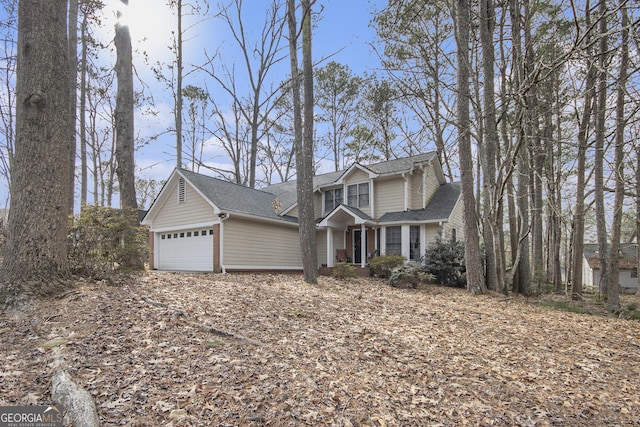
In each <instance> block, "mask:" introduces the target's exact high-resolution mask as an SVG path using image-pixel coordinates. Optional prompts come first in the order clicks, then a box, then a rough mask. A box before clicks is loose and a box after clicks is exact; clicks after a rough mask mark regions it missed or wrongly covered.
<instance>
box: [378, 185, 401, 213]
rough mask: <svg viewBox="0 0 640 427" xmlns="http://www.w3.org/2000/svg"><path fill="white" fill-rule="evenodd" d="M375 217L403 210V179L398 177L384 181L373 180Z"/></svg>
mask: <svg viewBox="0 0 640 427" xmlns="http://www.w3.org/2000/svg"><path fill="white" fill-rule="evenodd" d="M373 185H374V186H375V189H374V197H375V210H376V212H375V215H374V217H375V218H380V217H381V216H382V215H384V214H385V213H387V212H400V211H403V210H404V179H402V178H400V177H398V178H393V179H388V180H384V181H374V182H373Z"/></svg>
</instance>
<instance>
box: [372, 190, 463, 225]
mask: <svg viewBox="0 0 640 427" xmlns="http://www.w3.org/2000/svg"><path fill="white" fill-rule="evenodd" d="M459 199H460V183H458V182H455V183H451V184H443V185H441V186H440V188H438V191H436V194H434V195H433V197H432V198H431V200H430V201H429V204H428V205H427V207H426V208H424V209H416V210H407V211H401V212H388V213H386V214H384V215H382V217H381V218H380V223H385V222H436V221H448V220H449V217H450V216H451V213H452V212H453V209H454V208H455V206H456V204H457V203H458V200H459Z"/></svg>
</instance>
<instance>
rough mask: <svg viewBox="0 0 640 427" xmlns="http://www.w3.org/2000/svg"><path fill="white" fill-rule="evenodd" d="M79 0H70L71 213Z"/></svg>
mask: <svg viewBox="0 0 640 427" xmlns="http://www.w3.org/2000/svg"><path fill="white" fill-rule="evenodd" d="M77 82H78V0H69V93H70V94H71V95H70V97H69V114H70V118H69V132H70V134H71V144H70V146H69V214H71V215H73V208H74V205H75V188H76V145H77V142H76V141H77V137H76V119H77V113H76V107H77V105H78V101H77V97H76V91H77V89H76V87H77V85H78V83H77Z"/></svg>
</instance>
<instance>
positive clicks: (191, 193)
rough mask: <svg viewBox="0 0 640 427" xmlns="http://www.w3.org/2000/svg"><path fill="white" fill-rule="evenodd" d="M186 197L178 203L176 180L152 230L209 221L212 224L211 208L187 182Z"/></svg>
mask: <svg viewBox="0 0 640 427" xmlns="http://www.w3.org/2000/svg"><path fill="white" fill-rule="evenodd" d="M186 190H187V193H186V195H187V197H186V201H185V202H183V203H178V180H175V184H174V185H173V188H172V189H171V192H170V193H169V197H168V198H167V199H166V200H165V202H164V204H163V205H162V206H159V208H160V210H159V212H158V214H157V215H156V216H155V218H154V219H153V228H154V229H159V228H167V227H179V226H184V225H187V224H200V223H203V222H207V221H210V222H211V224H213V222H214V220H217V218H214V215H213V207H212V206H211V205H210V204H209V203H207V202H206V201H205V200H204V199H203V198H202V197H201V196H200V195H199V194H198V193H197V192H196V191H195V190H194V189H193V187H191V185H189V183H188V182H187V186H186Z"/></svg>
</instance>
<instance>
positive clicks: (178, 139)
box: [175, 0, 183, 168]
mask: <svg viewBox="0 0 640 427" xmlns="http://www.w3.org/2000/svg"><path fill="white" fill-rule="evenodd" d="M176 9H177V12H176V15H177V16H178V34H177V35H176V37H178V42H177V43H176V68H177V70H176V74H177V76H176V105H175V119H176V166H177V167H179V168H181V167H183V163H182V0H176Z"/></svg>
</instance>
